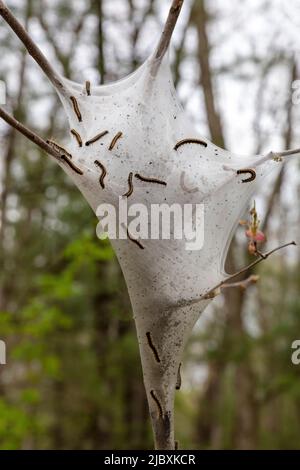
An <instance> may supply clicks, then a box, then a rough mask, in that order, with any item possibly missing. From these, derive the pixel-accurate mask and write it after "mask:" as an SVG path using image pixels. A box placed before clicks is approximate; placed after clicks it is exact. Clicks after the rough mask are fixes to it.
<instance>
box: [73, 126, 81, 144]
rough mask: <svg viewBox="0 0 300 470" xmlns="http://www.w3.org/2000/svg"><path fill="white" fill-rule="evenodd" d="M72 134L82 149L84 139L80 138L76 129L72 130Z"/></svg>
mask: <svg viewBox="0 0 300 470" xmlns="http://www.w3.org/2000/svg"><path fill="white" fill-rule="evenodd" d="M71 134H72V135H74V137H75V139H76V140H77V142H78V145H79V147H82V138H81V137H80V134H79V133H78V132H77V131H75V129H71Z"/></svg>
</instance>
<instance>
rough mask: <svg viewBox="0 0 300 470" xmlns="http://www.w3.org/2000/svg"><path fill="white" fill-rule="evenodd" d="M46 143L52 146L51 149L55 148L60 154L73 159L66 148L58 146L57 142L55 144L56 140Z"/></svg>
mask: <svg viewBox="0 0 300 470" xmlns="http://www.w3.org/2000/svg"><path fill="white" fill-rule="evenodd" d="M46 142H47V144H48V145H51V147H53V148H54V149H55V150H56V151H57V152H58V153H62V154H63V155H65V156H66V157H68V158H70V159H72V158H73V157H72V155H71V154H70V153H69V152H68V151H67V150H66V149H65V148H64V147H62V146H61V145H58V144H57V143H56V142H54V140H47V141H46Z"/></svg>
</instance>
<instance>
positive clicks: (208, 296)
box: [204, 255, 265, 300]
mask: <svg viewBox="0 0 300 470" xmlns="http://www.w3.org/2000/svg"><path fill="white" fill-rule="evenodd" d="M261 256H262V257H263V256H265V255H261ZM263 259H265V258H263ZM258 280H259V276H257V275H255V274H251V276H249V277H247V278H246V279H243V280H241V281H238V282H233V283H231V284H223V285H222V286H220V287H218V288H216V289H215V290H213V291H210V292H209V293H208V294H206V295H205V296H204V300H208V299H214V298H215V297H217V296H218V295H220V294H221V293H222V289H231V288H237V287H238V288H240V289H242V290H246V289H247V287H248V286H249V285H250V284H255V283H256V282H257V281H258Z"/></svg>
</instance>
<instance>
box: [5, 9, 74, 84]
mask: <svg viewBox="0 0 300 470" xmlns="http://www.w3.org/2000/svg"><path fill="white" fill-rule="evenodd" d="M0 15H1V16H2V18H3V19H4V20H5V21H6V23H7V24H8V25H9V26H10V27H11V29H12V30H13V31H14V32H15V33H16V35H17V36H18V38H19V39H20V40H21V41H22V43H23V44H24V46H25V47H26V49H27V51H28V52H29V54H30V55H31V56H32V57H33V59H34V60H35V61H36V63H37V64H38V65H39V66H40V68H41V69H42V70H43V72H44V73H45V75H46V76H47V77H48V79H49V80H50V81H51V83H52V84H53V85H54V87H55V88H56V89H57V90H59V91H61V92H62V93H64V92H65V89H64V85H63V83H62V81H61V79H60V77H59V75H58V74H57V73H56V71H55V70H54V69H53V67H52V65H51V64H50V62H49V61H48V60H47V59H46V57H45V56H44V54H43V53H42V51H41V50H40V49H39V48H38V46H37V45H36V44H35V42H34V41H33V40H32V39H31V37H30V36H29V34H28V33H27V31H26V30H25V28H24V27H23V26H22V25H21V23H20V22H19V21H18V19H17V18H16V17H15V16H14V14H13V13H12V12H11V11H10V9H9V8H8V7H7V6H6V4H5V3H4V2H3V1H2V0H0Z"/></svg>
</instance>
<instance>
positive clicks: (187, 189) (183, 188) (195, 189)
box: [180, 171, 199, 194]
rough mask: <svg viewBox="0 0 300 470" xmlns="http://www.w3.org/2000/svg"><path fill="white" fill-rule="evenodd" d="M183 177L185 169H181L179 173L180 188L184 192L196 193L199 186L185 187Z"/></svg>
mask: <svg viewBox="0 0 300 470" xmlns="http://www.w3.org/2000/svg"><path fill="white" fill-rule="evenodd" d="M184 178H185V171H182V172H181V175H180V186H181V189H182V190H183V191H184V192H185V193H190V194H192V193H197V192H198V191H199V188H193V189H189V188H187V187H186V185H185V182H184Z"/></svg>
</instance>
